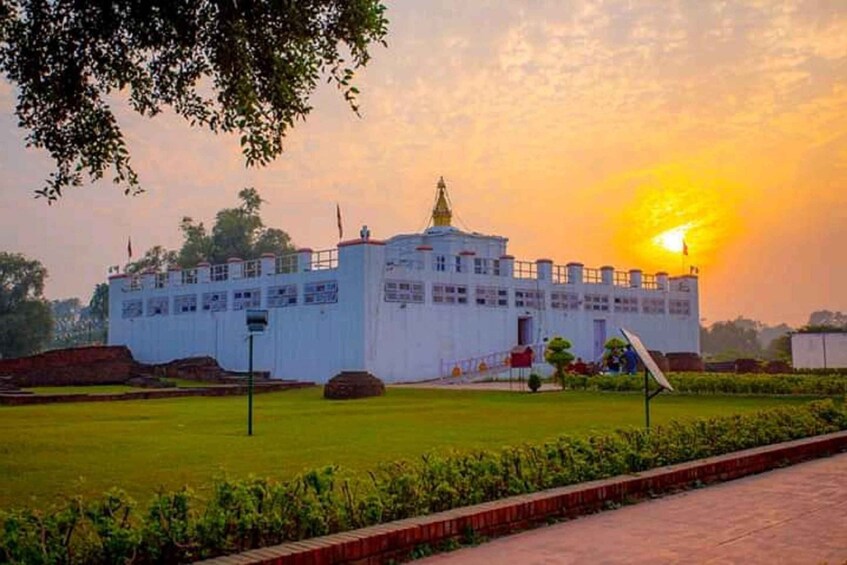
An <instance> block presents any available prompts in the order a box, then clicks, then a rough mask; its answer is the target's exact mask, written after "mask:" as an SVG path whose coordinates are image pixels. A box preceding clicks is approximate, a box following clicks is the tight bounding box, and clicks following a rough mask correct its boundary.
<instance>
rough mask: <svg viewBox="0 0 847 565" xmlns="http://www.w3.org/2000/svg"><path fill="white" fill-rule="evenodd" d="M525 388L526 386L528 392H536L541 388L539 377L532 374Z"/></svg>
mask: <svg viewBox="0 0 847 565" xmlns="http://www.w3.org/2000/svg"><path fill="white" fill-rule="evenodd" d="M526 386H528V387H529V390H531V391H532V392H538V389H539V388H541V377H539V376H538V375H537V374H536V373H532V374H531V375H530V376H529V379H528V380H527V381H526Z"/></svg>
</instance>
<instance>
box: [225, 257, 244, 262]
mask: <svg viewBox="0 0 847 565" xmlns="http://www.w3.org/2000/svg"><path fill="white" fill-rule="evenodd" d="M226 262H227V263H243V262H244V259H242V258H241V257H230V258H229V259H227V260H226Z"/></svg>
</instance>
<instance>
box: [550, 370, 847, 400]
mask: <svg viewBox="0 0 847 565" xmlns="http://www.w3.org/2000/svg"><path fill="white" fill-rule="evenodd" d="M668 381H670V383H671V385H672V386H673V387H674V390H675V391H677V392H682V393H690V394H778V395H806V396H834V395H841V394H847V378H844V377H841V376H833V375H829V376H825V375H765V374H741V375H735V374H731V373H700V374H697V373H694V374H692V373H676V374H670V375H668ZM566 385H567V386H568V388H574V389H578V390H599V391H612V392H635V391H639V390H643V389H644V380H643V378H642V377H639V376H619V377H608V376H602V375H600V376H595V377H591V378H590V379H585V378H581V377H578V376H573V375H569V376H567V377H566Z"/></svg>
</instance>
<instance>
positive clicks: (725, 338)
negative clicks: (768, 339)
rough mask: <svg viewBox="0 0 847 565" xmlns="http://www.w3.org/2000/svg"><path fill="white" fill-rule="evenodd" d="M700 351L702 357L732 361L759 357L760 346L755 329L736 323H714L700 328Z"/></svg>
mask: <svg viewBox="0 0 847 565" xmlns="http://www.w3.org/2000/svg"><path fill="white" fill-rule="evenodd" d="M700 349H701V350H702V352H703V355H706V356H711V357H713V358H721V359H727V360H730V359H731V360H734V359H738V358H743V357H759V356H760V355H761V353H762V346H761V344H760V343H759V338H758V333H757V331H756V329H755V328H753V327H750V326H749V325H746V324H744V323H743V322H741V323H739V322H738V321H726V322H715V323H714V324H712V325H711V326H710V327H709V328H700Z"/></svg>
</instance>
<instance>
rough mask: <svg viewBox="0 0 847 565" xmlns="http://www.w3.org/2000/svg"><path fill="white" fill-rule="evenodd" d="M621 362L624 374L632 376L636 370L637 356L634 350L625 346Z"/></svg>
mask: <svg viewBox="0 0 847 565" xmlns="http://www.w3.org/2000/svg"><path fill="white" fill-rule="evenodd" d="M623 360H624V368H625V369H626V374H627V375H634V374H635V370H636V369H637V368H638V355H636V353H635V350H634V349H633V348H632V346H631V345H627V346H626V351H624V354H623Z"/></svg>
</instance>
